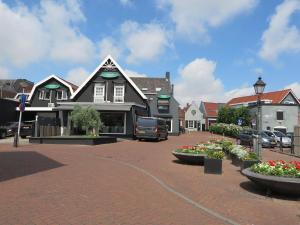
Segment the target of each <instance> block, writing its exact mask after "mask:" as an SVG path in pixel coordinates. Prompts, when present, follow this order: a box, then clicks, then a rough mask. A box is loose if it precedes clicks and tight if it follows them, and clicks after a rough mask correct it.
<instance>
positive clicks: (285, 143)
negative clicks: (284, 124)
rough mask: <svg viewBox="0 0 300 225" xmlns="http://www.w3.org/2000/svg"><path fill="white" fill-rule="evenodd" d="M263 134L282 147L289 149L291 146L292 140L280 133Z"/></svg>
mask: <svg viewBox="0 0 300 225" xmlns="http://www.w3.org/2000/svg"><path fill="white" fill-rule="evenodd" d="M265 133H266V134H267V135H269V136H271V137H274V138H275V139H276V142H277V143H278V144H279V145H280V142H281V145H282V147H291V145H292V139H291V138H290V137H288V136H287V135H285V134H284V133H282V132H280V131H276V130H275V131H273V132H272V131H265Z"/></svg>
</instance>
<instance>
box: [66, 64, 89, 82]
mask: <svg viewBox="0 0 300 225" xmlns="http://www.w3.org/2000/svg"><path fill="white" fill-rule="evenodd" d="M89 75H90V73H89V72H88V71H87V70H85V69H84V68H82V67H78V68H75V69H72V70H70V71H69V72H68V73H67V76H66V80H67V81H70V82H71V83H74V84H76V85H81V84H82V83H83V82H84V81H85V80H86V79H87V78H88V76H89Z"/></svg>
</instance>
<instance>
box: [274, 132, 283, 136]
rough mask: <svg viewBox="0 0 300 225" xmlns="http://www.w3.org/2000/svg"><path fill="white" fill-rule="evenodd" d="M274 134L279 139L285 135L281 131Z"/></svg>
mask: <svg viewBox="0 0 300 225" xmlns="http://www.w3.org/2000/svg"><path fill="white" fill-rule="evenodd" d="M274 134H275V135H276V136H277V137H284V136H285V135H284V134H283V133H281V132H279V131H274Z"/></svg>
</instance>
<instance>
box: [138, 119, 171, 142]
mask: <svg viewBox="0 0 300 225" xmlns="http://www.w3.org/2000/svg"><path fill="white" fill-rule="evenodd" d="M135 135H136V138H137V139H138V140H142V139H152V140H157V141H159V140H167V139H168V125H167V124H166V121H165V120H164V119H160V118H156V117H139V118H138V120H137V122H136V129H135Z"/></svg>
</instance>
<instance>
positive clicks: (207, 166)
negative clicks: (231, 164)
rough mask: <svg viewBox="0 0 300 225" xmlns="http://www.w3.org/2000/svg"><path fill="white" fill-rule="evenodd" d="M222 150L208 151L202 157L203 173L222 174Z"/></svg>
mask: <svg viewBox="0 0 300 225" xmlns="http://www.w3.org/2000/svg"><path fill="white" fill-rule="evenodd" d="M224 155H225V154H224V152H223V151H209V152H208V154H207V156H206V157H205V159H204V173H210V174H222V162H223V158H224Z"/></svg>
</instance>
